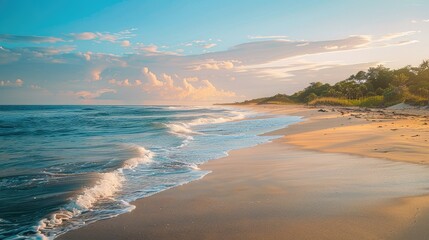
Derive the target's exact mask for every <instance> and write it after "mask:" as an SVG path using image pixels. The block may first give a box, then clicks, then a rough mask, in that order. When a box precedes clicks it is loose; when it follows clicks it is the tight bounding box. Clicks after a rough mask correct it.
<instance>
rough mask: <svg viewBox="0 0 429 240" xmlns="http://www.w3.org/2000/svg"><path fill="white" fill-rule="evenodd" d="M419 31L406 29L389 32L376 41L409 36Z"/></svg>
mask: <svg viewBox="0 0 429 240" xmlns="http://www.w3.org/2000/svg"><path fill="white" fill-rule="evenodd" d="M419 32H420V31H406V32H397V33H391V34H387V35H384V36H382V37H381V38H379V39H378V40H376V42H383V41H388V40H393V39H396V38H400V37H405V36H411V35H414V34H416V33H419Z"/></svg>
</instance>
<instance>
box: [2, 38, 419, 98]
mask: <svg viewBox="0 0 429 240" xmlns="http://www.w3.org/2000/svg"><path fill="white" fill-rule="evenodd" d="M400 35H402V36H404V37H403V39H400V38H399V36H400ZM409 36H411V33H408V34H404V33H403V34H386V35H383V36H378V37H375V36H364V35H361V36H350V37H346V38H343V39H334V40H326V41H284V40H279V39H271V40H264V41H252V42H247V43H243V44H240V45H236V46H234V47H232V48H230V49H226V50H223V51H215V52H211V53H205V54H193V55H179V54H177V53H174V52H166V51H163V50H165V49H167V48H163V47H158V46H157V45H153V44H152V45H145V44H141V43H133V44H132V45H131V46H130V48H129V49H127V51H128V50H130V51H131V50H134V52H127V53H126V54H123V55H114V54H106V53H96V52H75V51H74V50H73V49H74V46H68V47H67V46H66V47H60V48H54V47H51V48H42V47H40V48H34V47H31V48H28V47H27V48H7V47H0V73H1V75H0V77H1V78H2V79H16V78H18V77H19V78H21V79H26V80H27V79H30V80H31V83H32V84H33V83H43V84H46V86H49V90H50V91H52V93H53V94H55V93H54V91H63V92H67V91H69V92H70V91H71V92H73V95H68V97H69V98H68V99H71V100H70V101H76V96H77V95H76V94H75V93H76V92H78V93H79V96H78V97H79V98H80V99H90V98H91V97H94V96H96V95H97V93H98V94H101V95H102V94H104V93H100V92H99V91H98V92H97V91H93V90H91V91H80V92H79V90H81V89H93V87H94V86H97V89H101V90H102V89H112V90H113V89H117V90H118V92H117V93H116V94H115V95H113V94H112V95H111V93H113V92H110V94H107V93H106V95H105V96H103V101H104V100H106V98H108V100H112V99H116V100H118V101H122V100H123V103H125V104H126V103H131V102H132V103H143V102H145V103H147V101H158V100H159V101H163V102H164V103H168V102H173V101H174V102H175V103H192V102H193V101H195V102H199V101H206V102H219V101H227V100H226V99H231V100H232V101H237V100H239V99H240V98H242V96H243V95H246V96H247V97H248V98H251V97H257V96H263V95H269V94H272V93H273V91H278V89H284V91H292V90H291V89H292V88H289V85H285V83H284V81H288V84H290V85H294V86H296V88H294V89H296V90H298V89H299V88H302V87H305V84H306V83H307V81H319V79H323V80H327V81H328V80H329V79H331V80H332V79H333V80H341V79H337V78H334V77H332V76H334V75H335V74H334V73H335V71H336V70H338V69H343V70H342V72H339V73H338V74H337V76H339V75H341V76H340V77H343V76H347V74H349V75H350V74H352V73H353V72H352V71H354V70H355V69H356V67H353V68H352V67H347V66H349V65H350V66H351V65H353V64H359V63H365V62H373V61H379V60H386V59H378V58H380V56H384V55H383V54H379V53H383V52H384V53H385V52H387V51H388V52H392V54H393V53H394V52H393V51H391V50H390V49H389V50H387V49H386V50H383V49H384V47H386V46H392V48H393V47H394V46H400V45H405V44H411V43H414V42H415V40H412V39H411V40H408V39H407V37H409ZM383 37H384V39H390V40H385V41H382V42H380V41H379V42H377V40H378V39H381V38H383ZM92 40H93V41H100V40H97V39H92ZM122 41H126V40H118V41H117V42H116V43H117V44H120V43H121V42H122ZM206 43H207V42H202V41H198V42H196V43H194V44H206ZM118 46H119V45H118ZM197 46H198V47H200V45H197ZM374 49H377V52H374ZM370 50H371V53H374V54H373V55H376V56H373V55H371V54H370V53H368V52H369V51H370ZM361 51H367V52H364V53H363V54H361V53H362V52H361ZM341 54H345V55H347V59H350V62H347V63H341V62H335V60H336V59H337V57H338V56H339V55H341ZM410 54H411V53H410ZM319 55H329V56H326V57H323V58H324V59H321V60H317V59H315V58H317V56H319ZM308 57H314V58H313V60H311V59H310V60H311V61H310V63H308V62H300V61H298V60H299V59H301V58H308ZM372 57H373V59H371V60H367V59H368V58H372ZM374 58H375V59H374ZM284 60H285V61H286V60H287V61H289V62H288V63H279V64H278V65H276V66H274V63H277V62H279V61H284ZM291 62H292V63H295V65H293V64H291ZM316 63H320V64H316ZM359 66H364V65H359ZM149 69H150V70H149ZM17 73H19V74H20V75H17ZM161 73H165V74H161ZM321 73H324V74H330V75H329V76H331V78H328V77H325V76H322V75H320V74H321ZM340 73H341V74H340ZM343 73H344V74H345V75H342V74H343ZM301 75H302V76H304V75H305V77H306V78H305V79H304V78H303V77H301ZM231 79H235V80H234V81H231ZM30 80H29V81H30ZM90 80H91V81H90ZM113 80H114V81H113ZM333 80H332V81H333ZM26 83H27V82H26ZM4 84H6V83H4ZM9 84H10V83H9ZM25 86H29V85H28V84H27V85H25ZM76 86H79V87H80V88H79V89H76ZM25 89H27V90H28V91H30V87H23V88H20V91H24V90H25ZM119 89H120V91H119ZM35 92H36V91H35ZM224 98H225V99H224ZM4 99H6V98H4ZM98 100H101V98H98V99H97V101H98ZM91 102H92V101H91Z"/></svg>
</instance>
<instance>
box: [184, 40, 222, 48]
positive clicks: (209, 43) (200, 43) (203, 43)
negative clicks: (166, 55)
mask: <svg viewBox="0 0 429 240" xmlns="http://www.w3.org/2000/svg"><path fill="white" fill-rule="evenodd" d="M218 42H220V40H218ZM181 45H182V46H185V47H199V48H203V49H210V48H214V47H216V46H217V44H216V43H213V40H212V39H209V40H193V41H192V42H188V43H182V44H181Z"/></svg>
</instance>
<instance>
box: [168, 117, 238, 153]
mask: <svg viewBox="0 0 429 240" xmlns="http://www.w3.org/2000/svg"><path fill="white" fill-rule="evenodd" d="M230 113H231V114H234V115H233V116H223V117H214V116H213V117H203V118H197V119H195V120H192V121H190V122H188V123H184V122H175V123H165V124H164V125H165V126H166V127H167V128H169V129H170V131H169V132H170V133H172V134H174V135H176V136H179V137H181V138H184V140H183V142H182V144H181V145H179V146H178V148H182V147H184V146H186V145H188V144H189V143H190V141H192V140H193V139H194V138H193V135H203V133H200V132H196V131H194V130H192V126H198V125H205V124H217V123H225V122H232V121H238V120H241V119H244V118H245V117H246V115H245V114H243V113H241V112H237V111H231V112H230Z"/></svg>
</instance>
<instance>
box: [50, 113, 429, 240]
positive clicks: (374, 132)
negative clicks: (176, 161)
mask: <svg viewBox="0 0 429 240" xmlns="http://www.w3.org/2000/svg"><path fill="white" fill-rule="evenodd" d="M244 107H246V108H252V109H253V110H255V111H263V112H268V113H272V114H287V115H294V116H302V117H303V118H304V121H302V122H300V123H298V124H294V125H291V126H288V127H287V128H284V129H280V130H277V131H274V132H271V133H267V134H271V135H279V136H280V137H279V138H278V139H276V140H274V141H273V142H271V143H267V144H261V145H258V146H255V147H251V148H246V149H239V150H234V151H231V152H230V153H229V156H228V157H225V158H221V159H217V160H212V161H210V162H208V163H206V164H204V165H203V166H200V167H201V168H202V169H204V170H209V171H211V173H210V174H208V175H207V176H205V177H204V178H203V179H201V180H198V181H194V182H191V183H188V184H186V185H182V186H179V187H176V188H173V189H170V190H167V191H164V192H161V193H158V194H155V195H153V196H151V197H147V198H144V199H140V200H137V201H135V202H133V203H132V204H133V205H135V206H136V209H135V210H134V211H132V212H130V213H127V214H123V215H120V216H118V217H116V218H112V219H107V220H103V221H99V222H96V223H93V224H90V225H87V226H85V227H83V228H81V229H78V230H74V231H71V232H68V233H66V234H64V235H62V236H60V237H58V239H427V236H429V228H428V227H427V226H428V223H429V196H427V194H428V193H429V190H428V186H429V185H428V184H427V180H428V179H429V166H427V164H429V159H428V158H427V156H429V147H428V146H429V143H428V141H429V127H428V124H429V118H428V115H427V113H426V112H424V111H423V112H419V111H417V112H416V111H414V112H408V111H401V110H369V109H367V110H360V109H344V108H307V107H303V106H288V105H263V106H244Z"/></svg>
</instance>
